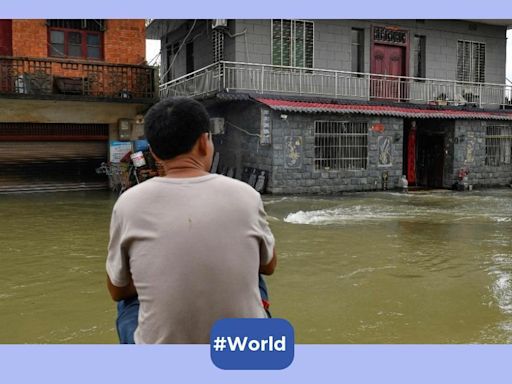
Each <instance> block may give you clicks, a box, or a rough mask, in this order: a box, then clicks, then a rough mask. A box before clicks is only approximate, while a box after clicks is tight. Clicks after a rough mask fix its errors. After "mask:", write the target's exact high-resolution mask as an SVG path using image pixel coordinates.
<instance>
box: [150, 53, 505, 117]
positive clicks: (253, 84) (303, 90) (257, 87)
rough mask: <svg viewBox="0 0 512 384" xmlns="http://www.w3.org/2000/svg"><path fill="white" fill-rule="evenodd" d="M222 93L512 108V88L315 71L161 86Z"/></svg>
mask: <svg viewBox="0 0 512 384" xmlns="http://www.w3.org/2000/svg"><path fill="white" fill-rule="evenodd" d="M221 90H233V91H246V92H256V93H263V94H273V93H275V94H290V95H307V96H320V97H332V98H343V99H354V100H387V101H395V102H410V103H418V104H439V105H447V104H450V105H467V104H469V105H475V106H478V107H481V108H493V107H494V108H496V107H503V106H511V105H512V86H511V85H505V84H490V83H470V82H462V81H452V80H439V79H424V78H415V77H406V76H384V75H377V74H371V73H355V72H346V71H334V70H326V69H316V68H315V69H314V68H296V67H283V66H275V65H266V64H248V63H237V62H219V63H216V64H212V65H209V66H207V67H204V68H202V69H200V70H197V71H195V72H192V73H189V74H187V75H186V76H182V77H180V78H177V79H175V80H172V81H169V82H167V83H165V84H162V85H160V96H161V97H166V96H173V95H175V96H177V95H181V96H205V95H208V94H212V93H215V92H218V91H221Z"/></svg>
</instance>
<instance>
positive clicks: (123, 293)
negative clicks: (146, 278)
mask: <svg viewBox="0 0 512 384" xmlns="http://www.w3.org/2000/svg"><path fill="white" fill-rule="evenodd" d="M107 288H108V291H109V292H110V296H112V299H113V300H115V301H120V300H125V299H130V298H132V297H135V296H137V290H136V289H135V285H133V280H132V279H131V278H130V282H129V283H128V285H126V286H124V287H117V286H115V285H114V284H112V281H110V277H108V275H107Z"/></svg>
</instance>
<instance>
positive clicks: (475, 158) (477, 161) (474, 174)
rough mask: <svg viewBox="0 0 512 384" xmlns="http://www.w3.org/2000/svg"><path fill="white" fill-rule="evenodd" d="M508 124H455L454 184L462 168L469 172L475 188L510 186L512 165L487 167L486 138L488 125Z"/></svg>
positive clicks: (463, 121) (484, 122) (488, 122)
mask: <svg viewBox="0 0 512 384" xmlns="http://www.w3.org/2000/svg"><path fill="white" fill-rule="evenodd" d="M506 124H507V123H505V124H504V123H501V122H491V121H487V122H486V121H475V120H458V121H456V123H455V144H454V147H455V159H454V166H453V174H452V178H453V182H455V181H456V180H458V172H459V170H460V169H461V168H466V169H468V170H469V175H468V182H469V184H473V185H474V186H475V187H491V186H503V185H510V183H511V182H512V164H503V165H500V166H488V165H485V157H486V151H485V136H486V128H487V125H506Z"/></svg>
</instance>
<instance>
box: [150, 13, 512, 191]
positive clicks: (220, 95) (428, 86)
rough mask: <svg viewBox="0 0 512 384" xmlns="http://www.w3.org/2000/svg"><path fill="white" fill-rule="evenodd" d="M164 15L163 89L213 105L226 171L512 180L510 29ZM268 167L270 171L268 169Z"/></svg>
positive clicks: (276, 187)
mask: <svg viewBox="0 0 512 384" xmlns="http://www.w3.org/2000/svg"><path fill="white" fill-rule="evenodd" d="M509 24H512V20H511V21H510V22H508V21H501V22H492V21H490V22H486V23H483V22H474V21H463V20H281V19H277V20H276V19H274V20H153V21H152V22H151V23H150V24H149V26H148V28H147V36H148V37H149V38H153V39H160V40H161V46H162V66H161V79H162V82H163V84H162V85H161V86H160V95H161V97H166V96H172V95H184V96H194V97H196V98H198V99H200V100H202V102H203V103H204V104H205V105H206V106H207V108H208V109H209V111H210V113H211V115H212V116H213V117H214V119H213V120H212V127H213V129H214V133H216V135H215V136H214V137H215V143H216V148H217V150H218V152H219V155H220V156H219V167H218V169H219V170H223V171H224V172H226V173H229V172H230V173H231V174H234V175H235V176H236V177H238V178H242V179H245V180H247V179H248V177H249V175H250V174H251V172H252V180H251V184H252V183H253V182H255V180H256V179H257V178H256V176H257V175H258V174H259V173H260V170H262V171H265V172H266V175H267V176H268V177H267V178H268V184H267V191H269V192H271V193H332V192H339V191H365V190H376V189H381V188H382V187H383V184H384V181H387V185H388V188H393V187H395V186H397V185H398V184H399V180H400V178H401V176H402V175H406V177H407V179H408V181H409V185H416V186H419V187H430V188H450V187H452V185H453V184H454V183H455V182H457V181H458V180H459V179H461V178H462V176H463V175H465V174H467V177H468V182H469V184H472V185H474V186H475V187H479V186H494V185H507V184H510V183H511V180H512V164H511V147H512V113H511V112H512V110H509V108H511V107H512V100H511V86H510V85H506V84H505V52H506V31H507V25H509ZM255 170H257V171H255Z"/></svg>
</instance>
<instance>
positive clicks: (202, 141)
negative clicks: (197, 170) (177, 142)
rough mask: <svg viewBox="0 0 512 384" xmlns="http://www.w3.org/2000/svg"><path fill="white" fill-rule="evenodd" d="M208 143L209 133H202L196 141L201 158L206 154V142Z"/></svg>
mask: <svg viewBox="0 0 512 384" xmlns="http://www.w3.org/2000/svg"><path fill="white" fill-rule="evenodd" d="M209 141H210V137H209V133H202V134H201V136H199V139H198V140H197V149H198V151H199V154H200V155H201V156H206V155H207V154H208V142H209Z"/></svg>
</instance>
